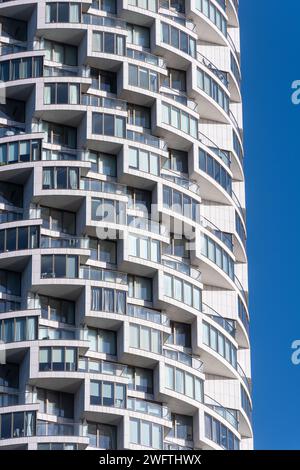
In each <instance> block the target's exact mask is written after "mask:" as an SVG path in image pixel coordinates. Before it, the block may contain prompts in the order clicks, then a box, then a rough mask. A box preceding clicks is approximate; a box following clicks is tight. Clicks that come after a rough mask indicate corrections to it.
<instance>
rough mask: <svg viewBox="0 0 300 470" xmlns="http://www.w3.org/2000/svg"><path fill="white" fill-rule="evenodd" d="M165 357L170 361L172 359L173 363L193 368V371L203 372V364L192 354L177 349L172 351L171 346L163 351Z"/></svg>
mask: <svg viewBox="0 0 300 470" xmlns="http://www.w3.org/2000/svg"><path fill="white" fill-rule="evenodd" d="M163 355H164V356H165V357H167V358H168V359H172V360H173V361H176V362H180V363H181V364H185V365H186V366H188V367H191V368H192V369H195V370H198V371H201V370H202V367H203V362H202V361H200V359H198V358H197V357H195V356H193V355H191V354H187V353H185V352H182V351H178V350H177V349H172V348H171V347H170V346H169V345H168V348H165V349H163Z"/></svg>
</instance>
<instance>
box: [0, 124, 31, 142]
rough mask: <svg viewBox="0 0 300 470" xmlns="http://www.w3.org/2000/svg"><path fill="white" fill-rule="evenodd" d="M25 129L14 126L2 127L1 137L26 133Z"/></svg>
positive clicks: (0, 130)
mask: <svg viewBox="0 0 300 470" xmlns="http://www.w3.org/2000/svg"><path fill="white" fill-rule="evenodd" d="M24 134H26V132H25V131H24V129H21V128H19V127H14V126H7V127H0V139H1V138H2V137H12V136H14V135H24Z"/></svg>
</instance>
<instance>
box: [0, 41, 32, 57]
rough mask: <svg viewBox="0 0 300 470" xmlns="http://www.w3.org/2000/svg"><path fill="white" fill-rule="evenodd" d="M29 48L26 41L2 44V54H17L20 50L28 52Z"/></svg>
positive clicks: (0, 53)
mask: <svg viewBox="0 0 300 470" xmlns="http://www.w3.org/2000/svg"><path fill="white" fill-rule="evenodd" d="M28 50H30V49H28V45H27V43H26V42H16V43H12V44H3V43H2V44H0V56H3V55H9V54H17V53H18V52H26V51H28Z"/></svg>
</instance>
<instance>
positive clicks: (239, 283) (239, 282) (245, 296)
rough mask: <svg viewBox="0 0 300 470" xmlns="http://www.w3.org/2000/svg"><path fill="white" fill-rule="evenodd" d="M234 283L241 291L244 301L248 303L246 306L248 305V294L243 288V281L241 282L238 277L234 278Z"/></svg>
mask: <svg viewBox="0 0 300 470" xmlns="http://www.w3.org/2000/svg"><path fill="white" fill-rule="evenodd" d="M234 283H235V285H236V286H237V288H238V290H239V291H240V294H241V296H242V297H243V299H244V301H245V302H246V304H248V294H247V292H246V291H245V289H244V287H243V286H242V283H241V281H240V280H239V278H238V277H237V276H234Z"/></svg>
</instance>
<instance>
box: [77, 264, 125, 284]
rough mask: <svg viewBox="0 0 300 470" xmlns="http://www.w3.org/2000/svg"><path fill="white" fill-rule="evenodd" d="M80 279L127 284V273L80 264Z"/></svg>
mask: <svg viewBox="0 0 300 470" xmlns="http://www.w3.org/2000/svg"><path fill="white" fill-rule="evenodd" d="M79 277H80V279H86V280H88V281H97V282H113V283H115V284H127V274H126V273H121V272H119V271H112V270H109V269H101V268H93V267H91V266H82V267H81V268H80V270H79Z"/></svg>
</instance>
